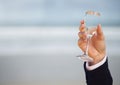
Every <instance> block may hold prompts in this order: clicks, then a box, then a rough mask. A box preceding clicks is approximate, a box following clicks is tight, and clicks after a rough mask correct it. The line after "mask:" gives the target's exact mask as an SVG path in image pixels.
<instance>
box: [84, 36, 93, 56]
mask: <svg viewBox="0 0 120 85" xmlns="http://www.w3.org/2000/svg"><path fill="white" fill-rule="evenodd" d="M90 38H91V37H90V36H89V34H87V43H86V50H85V53H84V54H85V55H88V49H89V43H90Z"/></svg>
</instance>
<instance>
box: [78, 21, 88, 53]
mask: <svg viewBox="0 0 120 85" xmlns="http://www.w3.org/2000/svg"><path fill="white" fill-rule="evenodd" d="M79 30H80V31H79V33H78V36H79V40H78V46H79V47H80V48H81V49H82V50H83V51H84V50H85V46H86V39H87V38H86V37H87V35H86V32H85V30H86V29H85V24H84V20H82V21H81V22H80V27H79Z"/></svg>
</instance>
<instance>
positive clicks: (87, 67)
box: [86, 56, 107, 71]
mask: <svg viewBox="0 0 120 85" xmlns="http://www.w3.org/2000/svg"><path fill="white" fill-rule="evenodd" d="M106 59H107V56H105V57H104V59H103V60H102V61H100V62H99V63H97V64H95V65H92V66H89V64H88V62H86V69H87V70H89V71H90V70H94V69H96V68H98V67H100V66H101V65H103V64H104V63H105V62H106Z"/></svg>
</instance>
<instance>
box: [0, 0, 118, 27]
mask: <svg viewBox="0 0 120 85" xmlns="http://www.w3.org/2000/svg"><path fill="white" fill-rule="evenodd" d="M119 4H120V0H0V25H1V26H6V25H7V26H9V25H17V26H19V25H22V26H23V25H40V26H41V25H45V26H50V25H54V26H55V25H57V26H61V25H62V26H63V25H71V26H72V25H78V24H79V21H80V20H81V19H82V17H83V16H84V12H85V11H86V10H94V11H99V12H101V14H102V16H101V19H100V21H101V23H102V24H103V25H107V26H119V25H120V17H119V15H120V11H119V9H120V6H119ZM93 23H94V21H93Z"/></svg>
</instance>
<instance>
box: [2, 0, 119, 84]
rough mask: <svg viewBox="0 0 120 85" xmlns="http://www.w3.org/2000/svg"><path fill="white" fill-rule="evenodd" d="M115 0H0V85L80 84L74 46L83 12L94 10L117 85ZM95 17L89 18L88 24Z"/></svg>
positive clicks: (79, 64)
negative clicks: (104, 38) (96, 12)
mask: <svg viewBox="0 0 120 85" xmlns="http://www.w3.org/2000/svg"><path fill="white" fill-rule="evenodd" d="M119 4H120V1H119V0H109V1H108V0H0V85H85V84H86V83H85V82H86V80H85V75H84V69H83V61H81V60H79V59H77V58H76V57H75V56H77V55H79V54H82V52H81V50H80V49H79V48H78V46H77V40H78V35H77V34H78V31H79V30H78V28H79V22H80V20H82V19H83V16H84V12H85V11H86V10H94V11H99V12H100V13H101V17H100V19H99V22H100V23H101V24H102V27H103V31H104V33H105V37H106V44H107V55H108V56H109V67H110V70H111V73H112V76H113V80H114V85H120V81H119V79H120V66H119V64H120V62H119V60H120V50H119V43H120V37H119V36H120V17H119V15H120V11H119V9H120V6H119ZM95 23H96V21H95V20H93V21H92V24H95Z"/></svg>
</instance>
